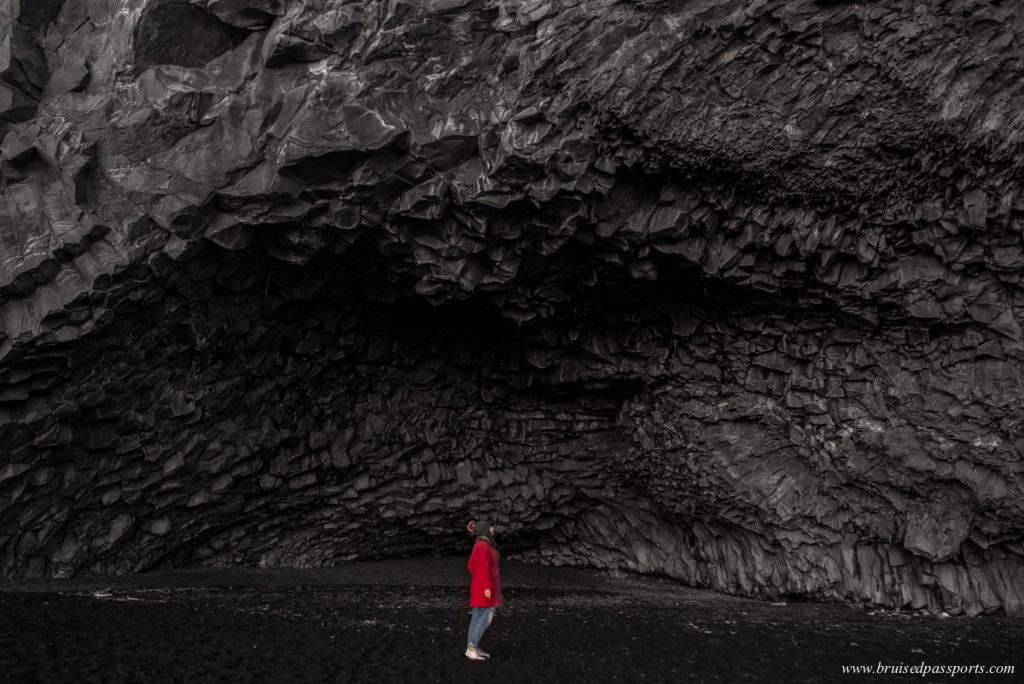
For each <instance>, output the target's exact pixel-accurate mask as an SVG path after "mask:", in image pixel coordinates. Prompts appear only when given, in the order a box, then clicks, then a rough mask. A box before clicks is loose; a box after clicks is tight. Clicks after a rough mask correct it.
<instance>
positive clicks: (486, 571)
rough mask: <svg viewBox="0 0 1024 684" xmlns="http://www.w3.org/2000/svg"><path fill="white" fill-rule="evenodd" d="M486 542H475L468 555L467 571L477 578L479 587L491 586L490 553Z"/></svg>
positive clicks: (486, 587) (487, 587) (488, 587)
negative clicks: (471, 551)
mask: <svg viewBox="0 0 1024 684" xmlns="http://www.w3.org/2000/svg"><path fill="white" fill-rule="evenodd" d="M489 552H490V549H488V548H487V544H477V545H476V546H474V547H473V553H472V554H470V556H469V571H470V572H471V573H473V576H474V577H475V578H477V581H478V582H479V583H480V588H481V589H490V588H492V580H491V554H490V553H489Z"/></svg>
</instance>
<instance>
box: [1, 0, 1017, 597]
mask: <svg viewBox="0 0 1024 684" xmlns="http://www.w3.org/2000/svg"><path fill="white" fill-rule="evenodd" d="M0 36H2V37H3V42H2V48H0V138H2V140H0V573H2V574H3V575H6V576H9V577H14V576H68V575H74V574H83V573H126V572H135V571H140V570H145V569H150V568H155V567H173V566H182V565H195V564H205V565H224V564H237V565H256V564H258V565H272V566H277V565H290V566H321V565H333V564H336V563H340V562H342V561H345V560H351V559H356V558H380V557H389V556H403V555H412V554H420V553H436V552H443V551H453V550H459V549H461V545H462V544H463V542H464V534H465V533H464V531H463V530H464V525H465V521H466V520H467V519H468V518H469V517H486V518H487V519H489V520H492V521H494V522H496V523H499V524H501V525H503V526H504V528H505V534H504V536H503V539H504V542H505V548H506V549H507V550H508V551H509V553H510V554H511V555H515V556H518V557H520V558H523V559H528V560H539V561H542V562H546V563H550V564H558V565H562V564H573V565H594V566H598V567H620V568H629V569H633V570H638V571H642V572H651V573H661V574H665V575H668V576H671V577H674V578H677V579H680V580H684V581H686V582H689V583H692V584H696V585H700V586H707V587H711V588H714V589H717V590H720V591H724V592H729V593H736V594H743V595H748V596H759V597H779V596H784V595H803V596H808V597H813V598H818V599H830V600H833V599H834V600H842V601H846V602H850V603H855V604H873V605H882V606H906V607H913V608H928V609H932V610H946V611H950V612H954V613H960V612H964V613H968V614H972V615H973V614H979V613H998V612H1003V613H1007V614H1012V615H1020V614H1024V531H1022V530H1024V496H1022V495H1024V462H1022V460H1021V456H1022V452H1024V432H1022V424H1021V421H1022V417H1021V402H1022V399H1024V378H1022V362H1024V346H1022V333H1021V328H1020V321H1021V318H1022V316H1024V290H1022V287H1021V274H1022V272H1024V245H1022V234H1024V192H1022V190H1024V188H1022V185H1024V184H1022V180H1024V172H1022V165H1021V158H1022V157H1021V155H1022V153H1024V106H1022V105H1024V77H1022V76H1024V44H1022V41H1024V15H1021V14H1020V13H1018V12H1016V11H1014V8H1013V6H1011V5H1010V4H1008V3H1000V2H994V1H993V2H988V1H984V0H944V1H938V0H932V1H930V2H919V3H913V4H912V5H908V6H892V7H883V6H877V5H874V4H871V3H859V2H815V1H812V0H802V1H797V2H789V1H786V2H783V1H782V0H756V1H754V2H746V1H744V2H740V1H739V0H734V1H726V2H721V1H718V2H705V1H697V0H693V1H690V2H675V1H668V0H666V1H663V2H659V1H657V0H647V1H644V2H640V1H626V0H621V1H615V0H562V1H554V0H428V1H415V2H414V1H412V0H387V1H384V0H381V1H378V2H374V1H366V2H345V1H343V0H259V1H258V2H237V1H235V0H191V1H190V0H31V2H30V1H29V0H5V2H2V3H0Z"/></svg>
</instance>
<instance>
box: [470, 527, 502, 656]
mask: <svg viewBox="0 0 1024 684" xmlns="http://www.w3.org/2000/svg"><path fill="white" fill-rule="evenodd" d="M466 529H468V530H469V533H470V534H472V535H475V536H476V544H474V545H473V553H472V554H470V556H469V566H468V567H469V571H470V572H471V573H473V581H472V584H471V585H470V588H469V605H470V606H471V607H472V608H473V618H472V619H471V620H470V621H469V642H468V643H467V645H466V657H467V658H471V659H473V660H486V659H487V658H490V655H488V654H487V653H485V652H484V651H481V650H480V647H479V644H480V639H481V638H483V636H484V632H486V631H487V628H488V627H490V625H491V620H493V619H494V609H495V608H497V607H498V606H500V605H501V572H500V571H499V570H498V562H499V561H500V559H501V554H500V553H498V546H497V545H496V544H495V543H494V528H493V527H491V525H490V523H487V522H484V521H482V520H481V521H476V522H470V523H469V525H468V526H467V528H466Z"/></svg>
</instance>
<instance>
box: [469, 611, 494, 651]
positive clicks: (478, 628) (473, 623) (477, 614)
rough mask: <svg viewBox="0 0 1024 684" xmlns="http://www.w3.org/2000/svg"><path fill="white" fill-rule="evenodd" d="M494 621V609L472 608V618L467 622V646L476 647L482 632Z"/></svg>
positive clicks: (482, 634)
mask: <svg viewBox="0 0 1024 684" xmlns="http://www.w3.org/2000/svg"><path fill="white" fill-rule="evenodd" d="M493 619H494V608H474V609H473V617H472V619H470V621H469V645H470V646H476V645H478V644H479V643H480V640H481V639H483V637H484V632H486V631H487V628H488V627H490V626H491V620H493Z"/></svg>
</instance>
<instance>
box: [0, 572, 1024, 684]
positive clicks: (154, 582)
mask: <svg viewBox="0 0 1024 684" xmlns="http://www.w3.org/2000/svg"><path fill="white" fill-rule="evenodd" d="M464 567H465V566H464V559H440V560H415V561H389V562H382V563H362V564H356V565H352V566H349V567H346V568H340V569H333V570H309V571H295V570H291V571H278V570H216V571H209V570H207V571H194V572H180V573H159V574H146V575H139V576H134V577H120V578H95V579H79V580H48V581H21V582H13V583H10V582H9V583H6V584H3V585H0V681H2V682H5V683H6V682H11V683H18V684H21V683H25V684H29V683H32V682H47V683H49V682H60V683H61V684H65V683H67V684H114V683H117V684H120V683H122V682H132V683H135V682H138V683H140V684H150V683H152V684H157V683H163V682H168V683H171V682H173V683H177V684H202V683H206V682H211V683H212V682H216V683H223V682H239V683H242V682H244V683H250V682H252V683H256V682H258V683H264V682H265V683H268V684H289V683H292V682H296V683H298V682H302V683H305V682H331V683H345V684H348V683H355V682H399V683H401V682H406V683H409V684H413V683H420V682H460V683H463V682H794V683H796V682H815V683H817V682H850V683H851V684H853V683H855V682H875V681H877V682H883V681H884V682H901V681H907V682H972V683H973V682H988V681H995V682H1016V681H1022V680H1024V676H1022V674H1020V673H1021V671H1022V670H1024V657H1022V656H1021V653H1022V652H1024V620H1019V619H1008V618H997V617H982V618H962V617H961V618H946V619H943V618H940V617H936V616H920V615H918V616H909V615H906V614H903V615H898V614H894V613H873V614H872V613H866V612H863V611H858V610H854V609H851V608H846V607H842V606H830V605H818V604H792V603H791V604H788V605H775V604H772V603H768V602H760V601H751V600H746V599H739V598H733V597H727V596H722V595H719V594H714V593H711V592H706V591H700V590H694V589H688V588H684V587H680V586H678V585H675V584H673V583H670V582H666V581H662V580H658V579H651V578H639V577H635V576H621V575H612V574H608V573H597V572H585V571H576V570H564V569H550V568H538V567H533V566H527V565H521V564H515V563H505V564H504V565H503V571H502V572H503V576H504V577H505V582H506V585H507V586H506V591H505V596H506V601H507V605H506V606H505V607H504V608H502V609H501V610H500V611H499V614H498V616H497V617H496V619H495V621H494V624H493V625H492V627H491V630H490V631H489V632H488V633H487V635H486V636H485V637H484V640H483V643H482V646H483V647H484V648H486V649H487V650H489V651H490V653H491V654H492V655H493V658H492V659H491V660H490V661H488V662H486V663H483V662H473V661H469V660H467V659H466V658H464V657H463V650H464V648H465V632H466V627H467V625H468V622H469V615H468V608H467V607H466V605H465V603H466V597H467V594H468V592H467V589H466V584H467V581H468V575H467V574H466V573H465V570H464ZM878 662H882V663H886V664H898V663H906V664H918V663H921V662H924V663H928V664H932V665H940V664H944V665H960V664H963V665H973V664H981V665H1003V664H1011V665H1015V666H1016V670H1017V672H1018V674H1016V675H1010V676H1006V675H1002V676H995V675H965V674H962V675H958V676H957V677H955V678H950V677H948V676H941V677H940V676H936V675H933V676H930V677H921V676H899V675H884V676H883V675H854V674H845V675H844V674H843V673H842V670H841V667H840V666H841V665H857V664H860V665H869V664H876V663H878Z"/></svg>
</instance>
